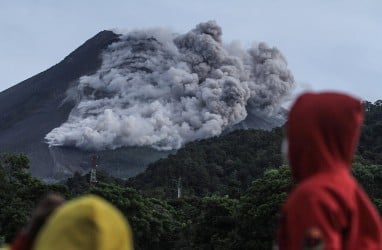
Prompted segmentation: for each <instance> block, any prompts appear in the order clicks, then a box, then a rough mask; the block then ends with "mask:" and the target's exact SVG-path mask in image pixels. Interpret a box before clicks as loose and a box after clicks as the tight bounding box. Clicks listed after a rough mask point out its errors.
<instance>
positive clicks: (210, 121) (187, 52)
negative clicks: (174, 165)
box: [45, 21, 294, 150]
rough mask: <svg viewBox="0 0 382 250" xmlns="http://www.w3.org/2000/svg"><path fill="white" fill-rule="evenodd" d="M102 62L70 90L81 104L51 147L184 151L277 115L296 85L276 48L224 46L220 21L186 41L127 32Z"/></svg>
mask: <svg viewBox="0 0 382 250" xmlns="http://www.w3.org/2000/svg"><path fill="white" fill-rule="evenodd" d="M102 59H103V63H102V66H101V68H100V69H99V70H98V71H97V72H96V73H95V74H93V75H88V76H83V77H81V78H80V79H79V83H78V85H77V86H76V87H75V89H72V90H71V96H72V97H73V96H75V98H76V100H77V104H76V106H75V108H74V109H73V110H72V112H71V113H70V115H69V118H68V120H67V122H65V123H63V124H62V125H61V126H60V127H58V128H55V129H53V130H52V131H51V132H50V133H49V134H47V135H46V137H45V139H46V141H47V143H48V144H49V145H51V146H62V145H66V146H75V147H78V148H81V149H85V150H103V149H115V148H118V147H123V146H152V147H154V148H156V149H159V150H170V149H178V148H180V147H181V146H182V145H184V144H185V143H187V142H189V141H193V140H196V139H201V138H208V137H211V136H216V135H219V134H221V133H222V132H223V131H224V130H225V129H227V128H229V127H232V126H233V125H235V124H237V123H239V122H241V121H243V120H244V119H245V118H246V117H247V114H248V111H250V113H256V112H258V113H262V114H263V113H268V114H271V113H272V112H276V111H277V110H278V109H279V107H280V102H281V100H282V98H283V97H285V96H287V95H288V94H289V92H290V90H291V88H292V86H293V84H294V80H293V76H292V74H291V72H290V71H289V70H288V68H287V62H286V60H285V58H284V57H283V56H282V54H281V53H280V52H279V51H278V49H277V48H274V47H273V48H271V47H268V46H267V45H266V44H265V43H259V44H256V45H254V46H253V47H251V48H247V49H244V48H242V47H241V46H237V45H234V44H231V45H229V46H224V45H223V43H222V30H221V28H220V27H219V26H218V25H217V24H216V23H215V22H214V21H209V22H206V23H201V24H199V25H197V26H196V28H195V29H193V30H191V31H190V32H188V33H186V34H181V35H179V34H173V33H171V32H170V31H166V30H160V29H156V30H154V29H153V30H144V31H134V32H130V33H127V34H125V35H123V36H121V40H120V41H118V42H115V43H113V44H111V45H110V46H109V47H108V48H107V49H106V50H105V51H104V52H103V55H102Z"/></svg>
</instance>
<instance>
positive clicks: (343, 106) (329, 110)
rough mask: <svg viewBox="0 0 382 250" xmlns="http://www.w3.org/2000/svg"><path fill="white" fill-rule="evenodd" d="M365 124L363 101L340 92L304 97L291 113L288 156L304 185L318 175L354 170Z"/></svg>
mask: <svg viewBox="0 0 382 250" xmlns="http://www.w3.org/2000/svg"><path fill="white" fill-rule="evenodd" d="M362 121H363V107H362V104H361V101H360V100H357V99H354V98H353V97H350V96H348V95H344V94H339V93H306V94H303V95H301V96H300V97H299V98H298V99H297V100H296V102H295V103H294V105H293V106H292V109H291V111H290V113H289V117H288V124H287V136H288V144H289V145H288V146H289V147H288V149H289V153H288V157H289V162H290V164H291V169H292V174H293V177H294V179H295V180H296V181H298V182H300V181H302V180H304V179H306V178H308V177H310V176H312V175H314V174H317V173H322V172H327V171H336V170H338V169H339V168H344V169H350V165H351V161H352V157H353V154H354V150H355V147H356V144H357V142H358V137H359V132H360V126H361V124H362Z"/></svg>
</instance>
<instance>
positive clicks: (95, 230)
mask: <svg viewBox="0 0 382 250" xmlns="http://www.w3.org/2000/svg"><path fill="white" fill-rule="evenodd" d="M34 249H35V250H52V249H55V250H68V249H70V250H76V249H81V250H87V249H89V250H109V249H115V250H130V249H133V241H132V233H131V229H130V227H129V225H128V223H127V221H126V219H125V218H124V216H123V215H122V213H121V212H120V211H119V210H118V209H116V208H115V207H114V206H113V205H111V204H110V203H108V202H107V201H105V200H103V199H101V198H99V197H97V196H94V195H88V196H84V197H80V198H77V199H74V200H72V201H69V202H67V203H66V204H65V205H63V206H61V207H60V208H59V209H57V211H56V212H55V213H54V214H53V215H52V216H51V217H50V218H49V220H48V221H47V223H46V224H45V225H44V227H43V228H42V230H41V232H40V233H39V234H38V236H37V239H36V242H35V245H34Z"/></svg>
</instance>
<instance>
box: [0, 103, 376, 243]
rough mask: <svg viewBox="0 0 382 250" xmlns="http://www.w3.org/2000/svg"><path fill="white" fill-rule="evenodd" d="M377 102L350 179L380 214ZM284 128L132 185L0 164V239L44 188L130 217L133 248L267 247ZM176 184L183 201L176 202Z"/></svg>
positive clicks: (216, 141)
mask: <svg viewBox="0 0 382 250" xmlns="http://www.w3.org/2000/svg"><path fill="white" fill-rule="evenodd" d="M381 104H382V102H381V101H378V102H376V103H374V104H371V103H366V118H365V125H364V127H363V132H362V136H361V140H360V144H359V148H358V152H357V157H356V158H355V162H354V164H353V173H354V176H355V177H356V178H357V179H358V181H359V182H360V183H361V185H362V186H363V187H364V188H365V190H366V192H367V193H368V194H369V196H370V197H371V198H372V200H373V202H374V204H375V205H376V206H377V208H378V210H379V212H380V213H381V214H382V165H381V164H382V162H381V159H382V158H381V148H382V140H381V138H382V130H381V122H382V105H381ZM282 137H283V129H282V128H278V129H274V130H272V131H259V130H246V131H236V132H233V133H230V134H227V135H225V136H222V137H218V138H212V139H208V140H201V141H197V142H193V143H190V144H188V145H186V146H185V147H184V148H183V149H181V150H179V151H178V152H177V153H176V154H174V155H171V156H169V157H168V158H167V159H163V160H160V161H158V162H156V163H154V164H152V165H150V167H149V168H148V169H147V171H146V172H145V173H144V174H141V175H139V176H137V177H135V178H133V179H130V180H127V181H124V180H120V179H117V178H113V177H111V176H108V175H107V174H106V173H105V172H103V171H98V174H97V178H98V183H97V185H95V186H93V187H91V186H90V185H89V175H85V176H81V175H79V174H76V175H75V176H73V177H72V178H70V179H68V180H67V181H66V182H65V183H61V184H56V185H47V184H44V183H42V182H40V181H39V180H37V179H35V178H33V177H32V176H31V175H30V174H28V173H27V172H26V171H25V170H26V168H27V167H28V159H27V158H26V157H24V156H22V155H7V154H5V155H2V156H1V158H0V165H1V167H0V236H1V239H3V240H5V241H10V240H11V239H12V237H13V236H14V235H15V233H16V231H17V230H18V229H20V228H21V227H22V225H24V224H25V222H26V220H27V218H28V216H29V214H30V212H31V210H32V208H33V207H34V206H35V204H36V202H37V200H38V199H39V197H40V196H41V195H43V194H44V193H46V192H47V191H48V190H53V191H56V192H60V193H62V194H63V195H64V196H66V197H67V198H72V197H76V196H79V195H82V194H86V193H95V194H98V195H100V196H102V197H104V198H105V199H107V200H109V201H110V202H112V203H113V204H114V205H115V206H117V207H118V208H119V209H120V210H121V211H122V212H123V213H124V214H125V216H126V217H127V218H128V220H129V222H130V224H131V226H132V228H133V232H134V243H135V248H136V249H184V250H185V249H271V245H272V242H273V239H274V232H275V228H276V225H277V219H276V218H277V214H278V211H279V209H280V206H281V204H282V202H283V201H284V200H285V198H286V196H287V193H288V191H289V190H290V189H291V188H292V186H293V184H292V182H291V178H290V172H289V169H288V167H287V166H286V165H282V164H283V163H282V160H281V155H280V142H281V139H282ZM179 183H180V184H181V189H182V197H181V198H180V199H177V198H176V195H177V187H178V185H179Z"/></svg>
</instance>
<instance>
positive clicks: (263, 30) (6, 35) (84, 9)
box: [0, 0, 382, 101]
mask: <svg viewBox="0 0 382 250" xmlns="http://www.w3.org/2000/svg"><path fill="white" fill-rule="evenodd" d="M381 12H382V1H380V0H368V1H359V0H357V1H355V0H236V1H232V0H192V1H184V0H139V1H132V0H108V1H100V0H66V1H53V0H17V1H14V0H0V34H1V39H0V91H3V90H5V89H7V88H9V87H11V86H13V85H15V84H17V83H19V82H21V81H22V80H25V79H28V78H29V77H31V76H33V75H35V74H37V73H39V72H41V71H44V70H46V69H48V68H49V67H51V66H53V65H54V64H56V63H58V62H59V61H61V60H62V59H63V58H64V57H65V56H67V55H68V54H69V53H70V52H72V51H73V50H75V49H76V48H77V47H79V46H80V45H81V44H82V43H84V42H85V41H86V40H87V39H89V38H91V37H92V36H94V35H95V34H97V33H98V32H99V31H102V30H105V29H107V30H110V29H114V30H115V29H118V30H125V31H129V30H135V29H144V28H156V27H165V28H170V29H172V30H173V31H174V32H178V33H185V32H187V31H189V30H191V29H192V28H194V27H195V25H197V24H198V23H200V22H205V21H208V20H215V21H216V22H217V23H218V24H219V25H220V26H221V27H222V29H223V42H224V43H230V42H232V41H240V42H241V43H242V44H243V45H244V46H248V47H249V46H250V45H251V44H252V43H254V42H262V41H263V42H266V43H268V44H269V45H270V46H275V47H277V48H278V49H280V50H281V52H282V53H283V54H284V56H285V57H286V59H287V61H288V65H289V68H290V70H291V71H292V72H293V74H294V77H295V80H296V84H297V88H296V92H301V91H304V90H313V91H321V90H337V91H342V92H347V93H349V94H352V95H355V96H357V97H360V98H362V99H365V100H369V101H375V100H377V99H382V88H381V87H380V86H382V85H381V84H382V80H381V79H382V70H381V69H382V60H381V57H382V32H381V31H380V24H381V23H382V15H381V14H380V13H381Z"/></svg>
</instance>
